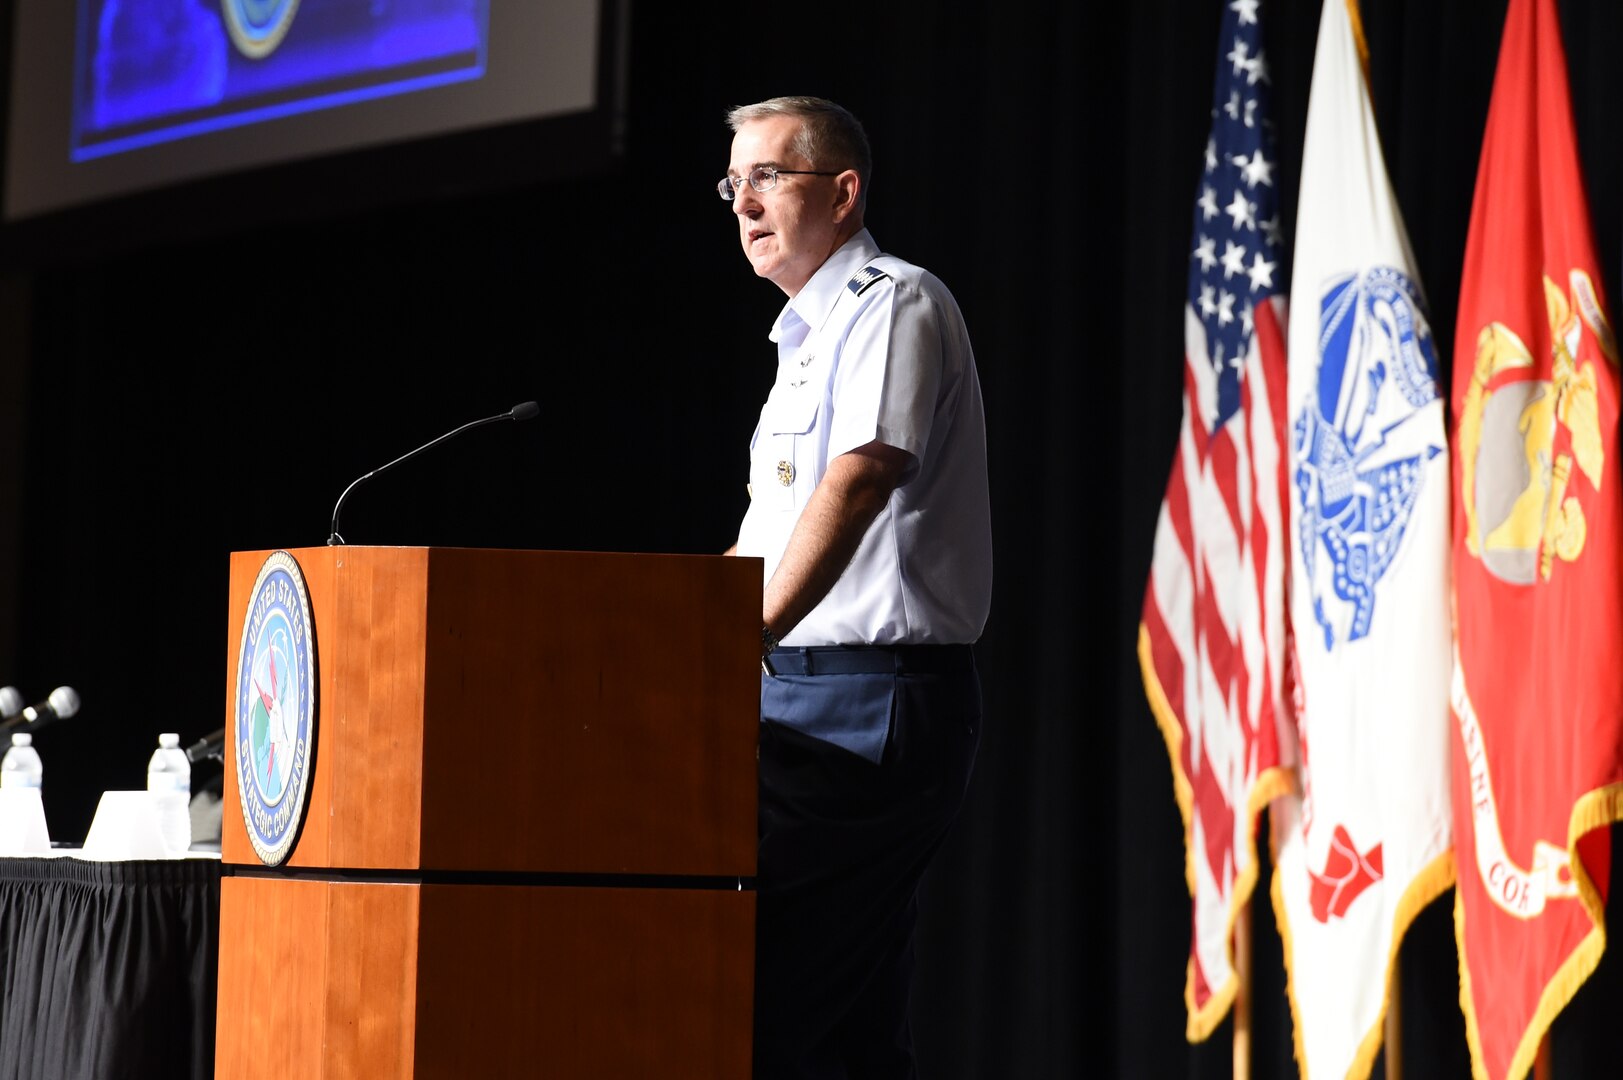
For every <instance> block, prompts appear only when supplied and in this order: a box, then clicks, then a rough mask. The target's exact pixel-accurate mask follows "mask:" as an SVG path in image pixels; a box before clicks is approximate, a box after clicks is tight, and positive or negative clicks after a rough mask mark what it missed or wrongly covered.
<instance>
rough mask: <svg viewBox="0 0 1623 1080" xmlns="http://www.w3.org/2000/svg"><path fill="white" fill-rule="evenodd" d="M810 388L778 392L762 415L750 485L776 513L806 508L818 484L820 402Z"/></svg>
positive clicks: (754, 492) (759, 500)
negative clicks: (817, 440)
mask: <svg viewBox="0 0 1623 1080" xmlns="http://www.w3.org/2000/svg"><path fill="white" fill-rule="evenodd" d="M809 390H811V387H809V386H805V387H797V388H795V389H792V390H784V389H782V388H780V389H779V391H778V392H776V393H774V394H773V396H772V400H770V401H768V402H767V406H766V408H765V409H764V410H762V413H761V427H760V431H759V433H758V434H757V436H756V446H755V454H754V464H753V467H752V468H751V470H750V471H751V474H752V475H751V477H750V486H751V491H752V493H753V494H754V496H755V499H756V501H758V502H761V501H762V500H764V503H763V505H765V506H767V507H769V508H771V509H775V510H793V509H795V508H796V507H799V506H803V505H804V504H805V501H806V498H807V497H808V496H810V494H811V490H812V488H813V487H814V486H815V485H816V480H815V476H814V473H815V471H816V466H817V458H816V434H817V431H816V428H817V407H818V404H819V402H818V399H817V395H816V394H814V393H808V392H807V391H809Z"/></svg>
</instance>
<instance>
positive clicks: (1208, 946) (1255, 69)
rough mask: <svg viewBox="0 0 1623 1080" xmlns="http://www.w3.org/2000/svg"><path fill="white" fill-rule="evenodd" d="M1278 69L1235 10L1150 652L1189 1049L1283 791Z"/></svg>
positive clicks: (1226, 22)
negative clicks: (1166, 764) (1186, 900)
mask: <svg viewBox="0 0 1623 1080" xmlns="http://www.w3.org/2000/svg"><path fill="white" fill-rule="evenodd" d="M1267 91H1268V68H1267V65H1266V62H1265V61H1264V59H1263V55H1262V36H1261V33H1260V31H1259V27H1258V25H1257V2H1256V0H1239V2H1237V3H1229V4H1225V10H1224V13H1223V30H1222V35H1221V37H1220V38H1219V45H1218V62H1217V93H1216V107H1215V108H1214V109H1213V110H1212V129H1211V137H1210V138H1209V139H1208V140H1207V143H1206V154H1205V170H1204V172H1203V174H1202V176H1201V180H1200V184H1199V185H1198V194H1197V196H1196V199H1195V215H1194V234H1193V236H1192V237H1191V238H1190V249H1191V250H1190V255H1189V293H1188V297H1187V300H1186V303H1185V306H1184V402H1183V426H1182V428H1181V429H1180V433H1179V438H1178V450H1177V454H1176V456H1175V458H1174V459H1173V463H1172V476H1171V479H1170V480H1169V481H1168V482H1167V493H1166V500H1165V502H1164V503H1163V504H1162V506H1161V517H1160V522H1159V524H1158V526H1157V529H1156V536H1155V560H1154V563H1153V565H1152V566H1151V568H1150V583H1149V588H1148V589H1147V590H1146V595H1145V597H1144V617H1143V622H1142V624H1141V625H1140V628H1139V644H1138V654H1139V661H1140V664H1141V666H1142V668H1143V672H1144V686H1145V690H1146V692H1147V693H1148V695H1149V699H1150V706H1151V708H1152V709H1153V710H1154V712H1155V719H1156V722H1157V723H1158V724H1159V725H1160V727H1161V733H1162V735H1164V736H1165V738H1166V743H1167V752H1168V754H1170V755H1171V758H1172V773H1173V786H1174V790H1175V791H1176V794H1177V797H1178V807H1179V809H1180V810H1182V811H1183V822H1184V855H1185V859H1184V871H1185V876H1186V877H1187V880H1188V884H1189V893H1190V896H1191V897H1192V898H1193V899H1194V919H1193V927H1194V930H1193V940H1192V941H1191V942H1190V948H1189V969H1188V979H1187V982H1186V985H1185V990H1184V998H1185V1001H1186V1003H1187V1004H1188V1007H1189V1025H1188V1035H1189V1038H1190V1039H1191V1040H1200V1039H1204V1038H1205V1037H1206V1036H1207V1035H1209V1034H1211V1032H1212V1029H1214V1028H1215V1027H1216V1026H1217V1025H1218V1023H1219V1022H1220V1021H1221V1020H1222V1019H1223V1016H1224V1014H1225V1013H1226V1012H1227V1011H1228V1007H1229V1004H1230V1003H1231V1002H1232V1001H1233V1000H1234V995H1235V992H1236V991H1237V990H1238V988H1239V978H1238V976H1237V975H1236V973H1235V970H1234V947H1233V928H1234V922H1235V918H1236V916H1237V915H1238V913H1239V912H1240V911H1242V910H1243V909H1244V907H1245V904H1246V901H1247V899H1248V898H1249V897H1250V895H1251V890H1252V888H1253V886H1254V885H1255V884H1256V879H1257V854H1256V825H1257V815H1258V813H1259V812H1260V811H1261V809H1262V807H1263V806H1265V805H1266V804H1267V802H1268V800H1269V799H1271V798H1273V797H1274V796H1275V795H1277V794H1280V793H1281V792H1283V791H1284V790H1286V788H1287V786H1288V783H1289V781H1288V779H1287V778H1286V775H1285V773H1283V772H1282V771H1281V770H1280V769H1279V768H1278V767H1277V766H1278V765H1279V756H1280V742H1279V733H1278V728H1277V725H1278V723H1279V721H1280V717H1281V715H1282V712H1283V706H1282V702H1281V690H1280V687H1281V667H1282V663H1281V657H1282V655H1283V645H1284V637H1285V567H1286V565H1287V559H1286V555H1285V549H1284V546H1283V545H1284V541H1285V512H1284V482H1285V473H1284V458H1283V454H1284V441H1285V439H1284V418H1285V412H1284V408H1285V343H1284V327H1285V303H1284V295H1283V294H1284V288H1285V284H1284V277H1285V275H1284V272H1283V271H1282V269H1281V262H1280V255H1279V253H1280V250H1281V247H1282V245H1281V243H1280V236H1279V209H1278V207H1279V192H1278V187H1277V184H1276V178H1275V176H1274V165H1275V155H1274V143H1273V135H1272V128H1271V126H1270V125H1269V124H1268V123H1267V115H1268V92H1267Z"/></svg>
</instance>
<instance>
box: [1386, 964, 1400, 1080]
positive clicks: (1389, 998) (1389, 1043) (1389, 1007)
mask: <svg viewBox="0 0 1623 1080" xmlns="http://www.w3.org/2000/svg"><path fill="white" fill-rule="evenodd" d="M1402 975H1403V957H1402V955H1401V954H1400V955H1398V956H1394V957H1393V958H1392V982H1391V985H1390V987H1389V989H1388V991H1387V995H1386V1080H1403V979H1402Z"/></svg>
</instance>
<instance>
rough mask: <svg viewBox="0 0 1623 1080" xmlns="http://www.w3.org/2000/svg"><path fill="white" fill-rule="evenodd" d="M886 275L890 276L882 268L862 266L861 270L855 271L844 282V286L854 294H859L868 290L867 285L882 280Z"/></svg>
mask: <svg viewBox="0 0 1623 1080" xmlns="http://www.w3.org/2000/svg"><path fill="white" fill-rule="evenodd" d="M888 277H890V275H889V274H887V273H885V272H884V271H883V270H880V269H877V268H875V267H872V266H864V267H863V268H862V269H861V270H858V271H857V273H856V276H855V277H853V278H852V279H851V280H850V281H848V282H846V284H845V287H846V288H847V289H850V290H851V291H852V292H853V293H855V294H856V295H858V296H861V295H862V294H863V293H865V292H867V291H868V286H870V285H872V284H873V283H874V282H876V281H882V280H884V279H885V278H888Z"/></svg>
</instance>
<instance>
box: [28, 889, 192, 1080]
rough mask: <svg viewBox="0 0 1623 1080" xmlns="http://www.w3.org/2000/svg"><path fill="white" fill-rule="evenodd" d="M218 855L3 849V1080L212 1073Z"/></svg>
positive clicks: (116, 1079) (140, 1079)
mask: <svg viewBox="0 0 1623 1080" xmlns="http://www.w3.org/2000/svg"><path fill="white" fill-rule="evenodd" d="M219 948H220V863H219V861H218V860H217V859H210V858H202V859H197V858H191V859H174V860H164V861H152V862H86V861H82V860H79V859H75V858H70V857H61V858H49V859H0V1080H121V1078H125V1077H127V1078H129V1080H150V1078H155V1077H165V1078H169V1077H173V1078H177V1080H184V1078H188V1077H189V1078H193V1080H202V1078H206V1077H211V1076H213V1075H214V1007H215V984H216V970H217V966H218V959H219Z"/></svg>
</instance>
